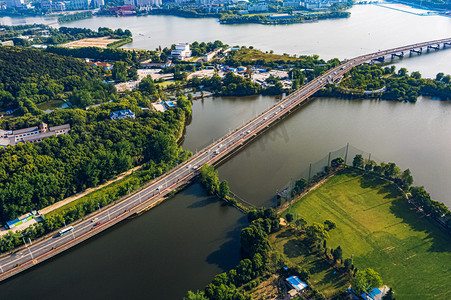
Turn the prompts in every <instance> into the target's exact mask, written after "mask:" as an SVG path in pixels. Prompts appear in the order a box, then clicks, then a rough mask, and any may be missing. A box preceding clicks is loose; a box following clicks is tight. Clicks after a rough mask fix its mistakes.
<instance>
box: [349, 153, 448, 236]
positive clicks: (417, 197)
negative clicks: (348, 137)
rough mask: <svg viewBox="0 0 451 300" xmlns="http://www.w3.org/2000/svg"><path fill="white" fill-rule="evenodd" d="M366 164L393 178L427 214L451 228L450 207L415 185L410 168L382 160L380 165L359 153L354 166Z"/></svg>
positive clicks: (371, 169)
mask: <svg viewBox="0 0 451 300" xmlns="http://www.w3.org/2000/svg"><path fill="white" fill-rule="evenodd" d="M362 165H364V166H365V167H364V170H365V172H374V173H375V174H377V175H379V176H385V177H386V178H387V179H390V180H393V182H395V183H396V184H397V185H398V186H399V187H401V188H402V189H404V191H405V192H406V193H407V192H410V194H411V197H410V201H412V202H413V203H414V204H415V205H416V206H417V207H418V208H420V209H421V210H422V211H423V212H424V213H425V214H426V215H431V216H432V217H434V218H436V219H438V220H441V223H442V224H443V225H444V226H446V227H447V228H448V229H451V212H450V210H449V208H448V207H447V206H446V205H445V204H444V203H442V202H439V201H435V200H432V199H431V197H430V195H429V193H428V192H426V190H425V189H424V187H422V186H420V187H418V186H414V187H411V185H412V183H413V177H412V174H411V172H410V170H409V169H406V170H404V171H403V172H401V170H400V168H399V167H398V166H396V164H395V163H392V162H389V163H384V162H382V163H381V164H380V165H378V164H376V162H374V161H372V160H370V161H365V160H363V158H362V156H361V155H360V154H357V155H356V156H355V157H354V160H353V166H354V167H356V168H359V169H362Z"/></svg>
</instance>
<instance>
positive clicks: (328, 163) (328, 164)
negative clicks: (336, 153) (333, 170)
mask: <svg viewBox="0 0 451 300" xmlns="http://www.w3.org/2000/svg"><path fill="white" fill-rule="evenodd" d="M327 166H328V167H330V152H329V159H328V160H327Z"/></svg>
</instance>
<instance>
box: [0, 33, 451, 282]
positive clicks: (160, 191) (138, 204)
mask: <svg viewBox="0 0 451 300" xmlns="http://www.w3.org/2000/svg"><path fill="white" fill-rule="evenodd" d="M444 43H449V44H450V45H451V38H448V39H443V40H436V41H430V42H425V43H418V44H413V45H408V46H404V47H398V48H394V49H390V50H384V51H378V52H375V53H370V54H366V55H362V56H359V57H356V58H353V59H351V60H347V61H345V62H343V63H342V64H341V65H339V66H337V67H335V68H333V69H330V70H328V71H327V72H326V73H324V74H323V75H322V76H320V77H317V78H315V79H314V80H312V81H310V82H309V83H307V84H306V85H304V86H303V87H302V88H300V89H299V90H297V91H296V92H293V93H292V94H290V95H289V96H288V97H286V98H284V99H283V100H281V101H280V102H279V103H277V104H276V105H274V106H272V107H271V108H269V109H268V110H266V111H264V112H263V113H261V114H260V115H258V116H257V117H255V118H254V119H252V120H251V121H249V122H248V123H247V124H245V125H243V126H242V127H240V128H238V129H236V130H235V131H233V132H231V133H229V134H228V135H226V136H224V137H223V138H221V139H220V140H218V141H216V142H214V143H213V144H211V145H210V146H208V147H206V148H205V149H203V150H202V151H201V152H199V153H197V154H196V155H194V156H193V157H191V158H190V159H189V160H187V161H186V162H184V163H182V164H180V165H178V166H177V167H175V168H174V169H172V170H171V171H169V172H168V173H166V174H164V175H162V176H161V177H159V178H157V179H155V180H154V181H152V182H151V183H149V184H147V185H146V186H144V188H143V189H142V190H140V191H139V192H136V193H134V194H132V195H130V196H129V197H127V198H126V199H124V200H123V201H121V202H119V203H117V204H115V205H111V206H108V207H105V208H103V209H101V210H99V211H98V212H96V213H94V214H91V215H90V216H88V217H87V218H86V219H85V220H82V221H81V222H78V223H75V224H71V225H72V226H73V230H72V231H70V232H69V233H67V234H65V235H63V236H58V235H57V234H56V233H55V235H54V236H53V237H49V238H46V239H43V240H41V241H36V242H35V243H33V244H32V245H28V246H27V247H24V248H23V249H21V250H19V251H17V252H15V253H12V254H8V255H4V256H2V257H1V258H0V272H1V273H0V280H4V279H6V278H8V277H10V276H13V275H14V274H17V273H19V272H21V271H23V270H25V269H27V268H29V267H32V266H34V265H35V264H38V263H40V262H42V261H44V260H46V259H48V258H50V257H52V256H54V255H56V254H58V253H60V252H62V251H64V250H66V249H68V248H70V247H72V246H74V245H76V244H79V243H80V242H82V241H84V240H86V239H88V238H90V237H92V236H94V235H95V234H98V233H100V232H102V231H103V230H105V229H107V228H109V227H111V226H113V225H114V224H117V223H119V222H121V221H122V220H124V219H126V218H128V217H129V216H131V215H134V214H135V213H137V212H139V211H141V210H143V209H145V208H146V207H148V206H150V205H155V204H156V203H159V202H160V201H163V200H164V196H165V195H167V194H168V193H169V192H171V191H172V190H174V189H176V188H178V187H180V186H183V185H185V184H187V183H189V182H190V181H191V180H192V179H193V178H194V177H196V176H197V175H198V173H199V168H200V167H201V166H202V164H204V163H208V164H216V163H218V162H219V161H221V160H222V159H224V158H225V157H227V156H228V155H230V154H231V153H233V152H234V151H236V150H237V149H239V148H241V147H242V146H243V145H244V144H246V143H247V142H249V141H250V140H252V139H253V138H254V137H255V136H256V135H257V134H258V133H260V132H262V131H264V130H265V129H266V128H269V127H270V126H271V125H272V124H274V123H275V122H277V121H278V120H279V119H280V118H281V117H283V116H285V115H287V114H289V113H290V112H291V111H292V110H293V109H295V108H296V107H297V106H299V105H301V104H303V103H305V102H306V101H307V100H308V99H309V97H310V96H312V95H313V94H314V93H315V92H317V91H318V90H320V89H321V88H323V87H324V86H325V85H327V84H328V83H332V82H335V81H339V80H340V79H341V78H343V75H344V74H345V73H346V72H348V71H349V70H351V69H352V68H353V67H355V66H357V65H360V64H362V63H364V62H369V61H372V60H373V59H377V58H379V57H381V56H384V55H391V54H393V53H400V52H403V51H409V50H411V49H419V48H420V47H427V46H429V45H434V46H435V45H440V44H444ZM98 222H100V224H99V225H97V226H96V225H95V224H96V223H98Z"/></svg>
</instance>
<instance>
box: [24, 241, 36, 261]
mask: <svg viewBox="0 0 451 300" xmlns="http://www.w3.org/2000/svg"><path fill="white" fill-rule="evenodd" d="M22 240H23V243H24V244H25V248H27V249H28V252H30V256H31V259H34V257H33V253H31V250H30V248H29V247H28V245H27V243H25V239H24V237H23V236H22Z"/></svg>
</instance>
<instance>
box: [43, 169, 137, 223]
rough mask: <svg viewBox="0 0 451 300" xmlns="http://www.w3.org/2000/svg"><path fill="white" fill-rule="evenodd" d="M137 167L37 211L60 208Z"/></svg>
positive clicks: (119, 178)
mask: <svg viewBox="0 0 451 300" xmlns="http://www.w3.org/2000/svg"><path fill="white" fill-rule="evenodd" d="M139 168H141V166H138V167H135V168H133V169H130V170H128V171H127V172H124V173H121V174H119V176H118V177H116V178H114V179H112V180H110V181H108V182H106V183H104V184H102V185H99V186H96V187H94V188H89V189H86V190H84V191H83V192H81V193H78V194H75V195H73V196H70V197H68V198H66V199H64V200H61V201H59V202H56V203H54V204H52V205H50V206H47V207H45V208H43V209H41V210H40V211H39V213H40V214H41V215H45V214H48V213H49V212H51V211H53V210H55V209H57V208H60V207H62V206H64V205H66V204H69V203H71V202H72V201H75V200H77V199H80V198H81V197H84V196H86V195H87V194H89V193H91V192H94V191H97V190H99V189H101V188H104V187H106V186H107V185H110V184H112V183H113V182H116V181H118V180H121V179H122V178H124V177H125V176H127V175H130V174H131V173H132V172H133V171H136V170H138V169H139Z"/></svg>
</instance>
